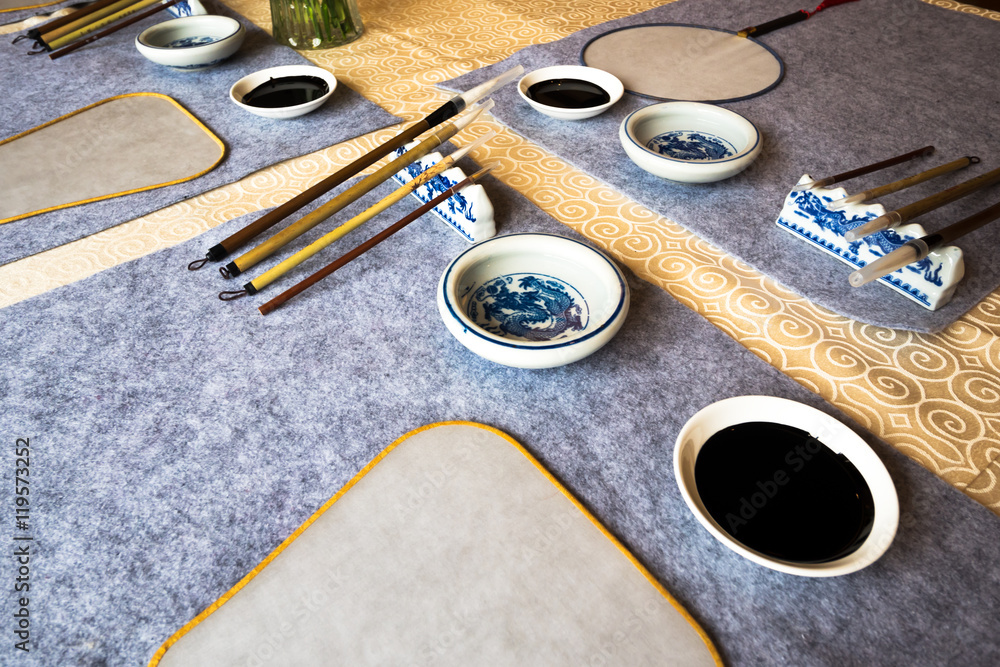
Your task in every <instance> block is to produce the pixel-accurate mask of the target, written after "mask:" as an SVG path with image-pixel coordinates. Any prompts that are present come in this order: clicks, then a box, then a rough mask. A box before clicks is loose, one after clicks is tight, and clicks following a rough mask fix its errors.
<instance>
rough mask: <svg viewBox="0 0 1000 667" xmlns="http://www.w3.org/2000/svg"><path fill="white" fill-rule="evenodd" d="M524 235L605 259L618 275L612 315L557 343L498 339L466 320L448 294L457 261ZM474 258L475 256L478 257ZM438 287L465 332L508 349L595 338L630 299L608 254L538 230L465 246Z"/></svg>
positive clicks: (555, 346)
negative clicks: (565, 245) (584, 251)
mask: <svg viewBox="0 0 1000 667" xmlns="http://www.w3.org/2000/svg"><path fill="white" fill-rule="evenodd" d="M525 236H541V237H545V238H546V239H557V241H556V242H557V243H561V242H565V243H573V244H576V245H578V246H580V247H581V248H583V249H584V250H587V251H590V252H591V253H593V255H594V256H595V257H598V258H600V259H601V260H603V261H604V262H606V263H607V264H608V266H609V267H610V268H611V270H612V271H613V272H614V274H615V276H616V277H617V278H618V284H619V295H618V303H617V304H615V309H614V312H612V313H611V315H610V316H609V317H607V318H606V319H605V320H604V322H602V323H601V325H600V326H599V327H597V328H596V329H594V330H593V331H591V332H590V333H587V334H586V335H583V336H580V337H579V338H573V339H570V340H562V341H556V342H550V341H521V342H518V343H512V342H510V341H509V340H507V339H505V338H501V337H500V336H497V335H494V334H491V333H489V332H486V331H483V330H482V329H481V328H480V327H479V325H477V324H476V323H475V322H473V321H472V320H470V319H468V316H466V315H465V314H464V313H462V312H461V311H460V309H457V308H456V307H454V305H453V303H454V301H453V299H452V298H451V294H450V292H451V289H450V288H451V286H453V284H454V280H453V279H452V274H453V271H454V270H455V268H456V266H457V265H458V264H459V263H460V262H463V258H466V259H465V260H464V262H465V263H471V261H472V260H471V259H468V258H467V255H469V253H472V252H474V251H475V252H476V253H477V254H482V252H483V251H482V249H483V247H484V246H486V245H487V244H490V243H503V242H505V241H504V240H505V239H514V238H518V237H525ZM476 259H478V257H477V258H476ZM439 289H440V290H441V292H440V294H441V297H442V299H443V302H444V304H445V307H446V308H447V310H448V313H449V314H450V315H451V317H452V318H453V319H454V320H456V321H457V322H459V323H460V324H461V325H462V327H463V328H464V329H465V330H466V331H468V332H469V333H470V334H472V335H474V336H476V337H477V338H481V339H483V340H485V341H488V342H490V343H494V344H496V345H500V346H502V347H508V348H512V349H520V350H556V349H560V348H565V347H571V346H573V345H579V344H580V343H583V342H586V341H589V340H591V339H593V338H594V337H596V336H598V335H600V334H602V333H604V332H605V331H606V330H607V329H609V328H610V327H612V326H613V325H614V324H615V322H617V321H618V320H619V319H620V317H621V314H622V310H623V308H624V307H625V305H626V304H627V303H628V300H629V298H628V297H629V294H628V283H626V282H625V276H624V275H622V272H621V270H620V269H619V268H618V266H617V265H616V264H615V263H614V262H613V261H612V260H611V258H610V257H608V256H607V255H605V254H604V253H603V252H601V251H599V250H596V249H595V248H592V247H590V246H589V245H587V244H586V243H581V242H580V241H577V240H575V239H571V238H567V237H565V236H558V235H556V234H542V233H537V232H522V233H519V234H506V235H504V236H494V237H493V238H491V239H486V240H485V241H482V242H480V243H477V244H475V245H473V246H472V247H471V248H467V249H466V250H464V251H463V252H462V253H461V254H459V255H458V257H456V258H455V259H454V260H452V261H451V263H449V264H448V266H447V267H446V268H445V270H444V273H443V274H442V275H441V282H440V288H439Z"/></svg>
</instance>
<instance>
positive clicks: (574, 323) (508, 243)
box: [437, 234, 629, 368]
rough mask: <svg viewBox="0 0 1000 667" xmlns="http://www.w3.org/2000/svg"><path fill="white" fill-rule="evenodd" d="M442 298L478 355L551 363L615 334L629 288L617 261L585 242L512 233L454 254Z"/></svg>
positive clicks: (448, 316)
mask: <svg viewBox="0 0 1000 667" xmlns="http://www.w3.org/2000/svg"><path fill="white" fill-rule="evenodd" d="M531 292H535V294H531ZM526 293H527V294H526ZM437 302H438V310H439V312H440V313H441V317H442V319H443V320H444V323H445V326H446V327H447V328H448V331H450V332H451V333H452V335H454V336H455V338H457V339H458V340H459V342H461V343H462V345H464V346H465V347H467V348H468V349H470V350H471V351H473V352H475V353H476V354H478V355H479V356H481V357H483V358H485V359H489V360H490V361H495V362H496V363H498V364H503V365H505V366H514V367H516V368H552V367H554V366H563V365H565V364H569V363H572V362H574V361H578V360H580V359H582V358H584V357H586V356H587V355H589V354H593V353H594V352H596V351H597V350H598V349H600V348H601V347H602V346H603V345H604V344H605V343H607V342H608V341H609V340H611V339H612V338H613V337H614V335H615V334H616V333H618V330H619V329H620V328H621V326H622V323H623V322H624V321H625V316H626V314H627V313H628V305H629V289H628V284H627V283H626V282H625V276H624V275H622V272H621V271H620V270H619V269H618V267H617V266H616V265H615V263H614V262H613V261H611V259H609V258H608V257H607V256H606V255H604V254H603V253H601V252H599V251H597V250H595V249H593V248H591V247H590V246H588V245H585V244H583V243H580V242H579V241H574V240H573V239H568V238H565V237H562V236H554V235H551V234H509V235H506V236H497V237H494V238H492V239H487V240H486V241H483V242H481V243H477V244H476V245H474V246H472V247H471V248H469V249H468V250H466V251H465V252H463V253H462V254H461V255H459V256H458V257H456V258H455V260H454V261H453V262H452V263H451V264H450V265H448V268H446V269H445V271H444V273H443V274H442V276H441V281H440V283H439V284H438V294H437Z"/></svg>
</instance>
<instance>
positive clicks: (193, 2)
mask: <svg viewBox="0 0 1000 667" xmlns="http://www.w3.org/2000/svg"><path fill="white" fill-rule="evenodd" d="M167 13H168V14H170V15H171V16H173V17H174V18H178V19H179V18H181V17H182V16H204V15H205V14H207V13H208V10H207V9H205V6H204V5H202V4H201V3H200V2H198V0H181V1H180V2H178V3H177V4H176V5H171V6H170V7H167Z"/></svg>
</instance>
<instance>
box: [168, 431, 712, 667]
mask: <svg viewBox="0 0 1000 667" xmlns="http://www.w3.org/2000/svg"><path fill="white" fill-rule="evenodd" d="M263 664H267V665H309V664H340V665H362V664H384V665H411V664H434V665H474V664H476V665H547V666H554V665H574V666H576V665H632V666H637V665H685V666H688V667H691V666H698V665H713V664H720V661H719V658H718V653H717V652H716V650H715V648H714V647H713V646H712V644H711V641H710V640H709V639H708V637H707V636H706V635H705V633H704V632H703V631H702V630H701V628H699V627H698V625H697V624H696V623H695V622H694V620H693V619H692V618H691V617H690V616H689V615H688V613H687V612H686V611H685V610H684V609H683V608H682V607H681V606H680V605H679V604H678V603H677V602H676V601H675V600H674V599H673V598H672V597H671V596H670V595H669V593H667V592H666V591H665V590H664V589H663V587H662V586H660V584H658V583H657V582H656V581H655V580H654V579H653V578H652V576H651V575H650V574H649V573H648V572H647V571H646V570H645V569H644V568H643V567H642V566H641V565H640V564H639V563H638V562H637V561H636V560H635V558H633V557H632V556H631V555H630V554H629V553H628V552H627V551H626V550H625V549H624V548H623V547H622V545H621V544H619V543H618V542H617V541H616V540H615V538H614V537H612V536H611V535H610V534H609V533H608V532H607V531H606V530H605V529H604V528H603V527H602V526H601V525H600V524H599V523H598V522H597V520H596V519H594V517H593V516H591V515H590V514H589V513H588V512H587V510H586V509H585V508H583V507H582V506H581V505H580V504H579V503H578V502H577V501H576V500H575V499H573V497H572V496H571V495H570V494H569V493H568V492H567V491H566V490H565V489H564V488H563V487H562V486H561V485H560V484H559V483H558V482H557V481H556V480H555V479H554V478H553V477H551V475H549V474H548V473H547V472H546V470H545V469H544V468H543V467H542V466H541V465H540V464H539V463H538V462H537V461H536V460H534V458H532V457H531V455H530V454H528V453H527V452H526V451H525V450H524V449H523V448H522V447H521V446H520V445H519V444H518V443H517V442H515V441H514V440H513V439H511V438H510V437H509V436H507V435H505V434H503V433H501V432H500V431H497V430H495V429H492V428H489V427H486V426H483V425H479V424H473V423H468V422H445V423H440V424H432V425H430V426H426V427H424V428H421V429H417V430H416V431H412V432H411V433H408V434H407V435H405V436H403V437H402V438H400V439H399V440H397V441H396V442H395V443H393V444H392V445H391V446H389V447H388V448H387V449H386V450H384V451H383V452H382V453H381V454H380V455H379V456H378V457H376V459H375V460H374V461H372V462H371V463H370V464H369V465H368V466H367V467H366V468H365V469H364V470H362V471H361V472H360V473H359V474H358V475H357V476H356V477H355V478H354V479H353V480H352V481H351V482H350V483H349V484H347V486H345V487H344V489H342V490H341V491H340V492H339V493H338V494H337V495H336V496H334V497H333V498H332V499H331V500H329V501H328V502H327V503H326V504H325V505H323V507H321V508H320V509H319V510H318V511H317V512H316V513H315V514H314V515H313V516H312V517H311V518H310V519H309V520H308V521H306V522H305V523H304V524H303V525H302V526H300V527H299V528H298V529H297V530H296V531H295V533H293V534H292V535H291V536H290V537H289V538H288V539H287V540H285V542H284V543H282V544H281V545H280V546H279V547H278V548H277V549H276V550H275V551H274V552H273V553H272V554H271V555H270V556H268V558H267V559H265V560H264V562H263V563H261V564H260V565H258V566H257V567H256V568H255V569H254V570H253V571H251V572H250V573H249V574H248V575H247V576H246V577H244V579H243V580H242V581H240V582H239V583H238V584H237V585H236V586H235V587H234V588H233V589H232V590H230V591H229V592H227V593H226V594H225V595H224V596H223V597H222V598H220V599H219V600H218V601H217V602H216V603H214V604H213V605H212V606H211V607H209V608H208V609H206V610H205V611H204V612H202V614H200V615H199V616H198V617H197V618H195V619H194V620H192V621H191V622H190V623H188V624H187V625H185V626H184V627H183V628H181V629H180V630H179V631H178V632H177V633H176V634H175V635H174V636H173V637H171V638H170V639H169V640H168V641H167V642H166V643H165V644H164V645H163V647H161V648H160V650H159V652H158V653H157V654H156V655H155V656H154V658H153V660H152V662H151V665H160V666H166V665H263Z"/></svg>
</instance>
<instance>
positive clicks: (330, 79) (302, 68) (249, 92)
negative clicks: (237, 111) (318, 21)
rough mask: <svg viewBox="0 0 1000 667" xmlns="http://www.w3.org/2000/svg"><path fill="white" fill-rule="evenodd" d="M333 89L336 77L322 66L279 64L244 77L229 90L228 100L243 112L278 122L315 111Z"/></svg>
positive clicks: (334, 88)
mask: <svg viewBox="0 0 1000 667" xmlns="http://www.w3.org/2000/svg"><path fill="white" fill-rule="evenodd" d="M336 89H337V78H336V77H335V76H333V74H331V73H330V72H327V71H326V70H325V69H323V68H322V67H315V66H313V65H280V66H278V67H269V68H267V69H262V70H260V71H257V72H254V73H253V74H248V75H246V76H245V77H243V78H242V79H240V80H239V81H237V82H236V83H234V84H233V86H232V88H230V89H229V99H230V100H232V101H233V103H234V104H236V106H238V107H240V108H241V109H243V110H244V111H248V112H250V113H252V114H255V115H257V116H263V117H264V118H274V119H279V120H280V119H286V118H295V117H297V116H303V115H305V114H307V113H310V112H312V111H315V110H316V109H318V108H320V107H321V106H323V104H325V103H326V101H327V100H329V99H330V98H331V97H332V96H333V92H334V91H335V90H336Z"/></svg>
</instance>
